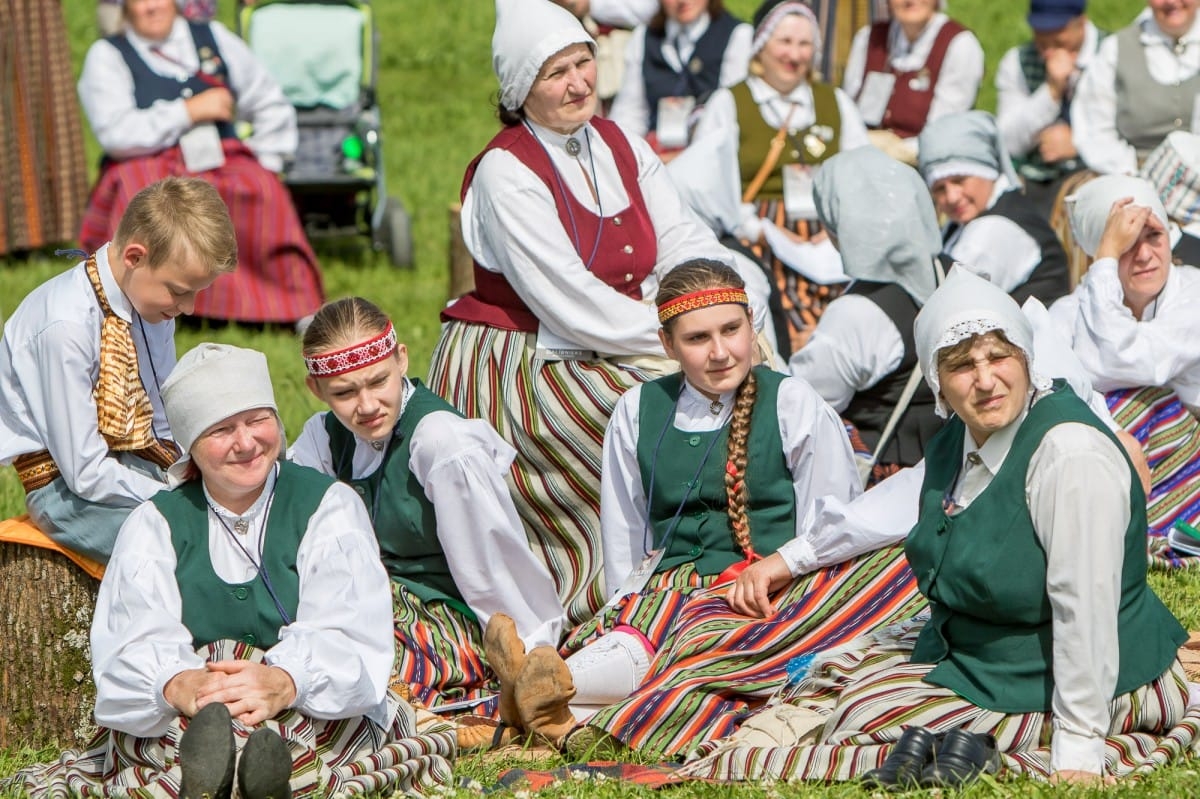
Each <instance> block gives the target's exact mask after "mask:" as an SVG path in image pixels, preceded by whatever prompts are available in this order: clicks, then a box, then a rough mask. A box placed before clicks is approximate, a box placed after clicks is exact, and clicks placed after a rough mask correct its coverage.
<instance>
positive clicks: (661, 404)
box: [637, 367, 796, 575]
mask: <svg viewBox="0 0 1200 799" xmlns="http://www.w3.org/2000/svg"><path fill="white" fill-rule="evenodd" d="M754 374H755V376H756V377H757V380H758V396H757V397H756V398H755V402H754V410H753V411H751V414H750V439H749V441H748V442H747V446H748V455H749V458H748V459H747V463H748V465H747V467H746V488H747V493H748V494H749V497H750V508H749V517H750V538H751V541H752V542H753V544H754V551H755V552H757V553H758V554H759V555H763V556H766V555H770V554H771V553H773V552H774V551H775V550H777V549H779V547H781V546H782V545H783V544H784V543H786V542H787V541H788V540H790V539H791V538H793V537H794V536H795V535H796V497H795V494H794V493H793V486H792V473H791V471H789V470H788V467H787V462H786V460H785V459H784V455H783V441H782V440H781V439H780V437H779V416H778V413H777V412H776V400H777V398H778V396H779V384H780V383H781V382H782V381H783V380H784V375H781V374H779V373H777V372H773V371H771V370H770V369H765V368H763V367H757V368H755V370H754ZM682 380H683V378H682V377H681V376H680V375H678V374H674V375H669V376H667V377H663V378H660V379H658V380H655V381H653V382H650V383H644V384H642V388H641V392H642V393H641V397H640V398H639V399H640V400H641V402H640V405H639V408H638V414H639V415H638V419H639V422H638V445H637V458H638V467H639V468H640V470H641V474H642V490H643V491H644V492H645V493H646V495H647V496H649V497H650V518H651V519H652V520H653V521H652V522H651V525H650V530H651V534H652V535H653V536H654V541H653V542H652V543H651V544H650V545H651V546H652V547H654V548H658V547H660V546H662V545H663V541H664V540H665V539H666V538H667V535H668V531H669V530H670V529H671V525H672V522H674V517H675V511H676V509H677V508H679V504H680V502H683V510H682V512H681V513H680V514H679V518H678V522H677V523H676V524H675V526H674V532H673V533H671V534H670V539H669V541H667V549H666V552H665V553H663V558H662V560H661V561H660V562H659V564H658V569H657V571H658V572H664V571H667V570H668V569H671V568H674V567H676V566H679V565H681V564H683V563H695V565H696V571H697V572H698V573H699V574H702V575H712V574H720V573H721V572H722V571H724V570H725V569H726V568H728V567H729V566H731V565H732V564H734V563H736V562H737V561H739V560H742V558H743V555H742V552H741V551H740V550H739V549H738V548H737V546H736V545H735V544H734V543H733V532H732V530H731V529H730V527H729V517H728V515H726V508H727V507H728V502H727V501H726V493H725V460H726V457H725V453H726V447H727V443H728V440H729V427H728V425H726V426H725V427H722V428H721V429H720V430H713V431H710V432H706V433H687V432H684V431H682V430H679V429H677V428H676V427H675V424H674V420H675V401H676V399H677V398H678V397H679V390H680V386H681V385H682ZM660 433H661V434H662V443H661V444H658V440H659V434H660ZM714 437H716V439H717V440H716V441H715V442H713V438H714ZM710 443H712V449H711V451H709V456H708V459H707V460H706V461H705V462H704V465H703V467H701V466H700V458H701V457H703V455H704V453H705V451H706V450H709V444H710ZM656 444H658V455H657V457H655V445H656ZM697 469H699V472H700V474H699V478H698V479H697V482H696V485H695V486H694V487H693V488H692V490H691V492H690V493H688V494H687V500H686V501H684V493H685V492H687V488H688V483H689V481H691V480H692V478H693V477H695V476H696V472H697ZM651 470H653V472H654V490H653V492H651V491H650V473H651Z"/></svg>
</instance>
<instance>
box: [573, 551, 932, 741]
mask: <svg viewBox="0 0 1200 799" xmlns="http://www.w3.org/2000/svg"><path fill="white" fill-rule="evenodd" d="M665 577H666V576H665V575H664V576H660V579H663V578H665ZM685 577H686V575H685ZM677 582H678V581H677ZM727 590H728V585H727V584H726V585H722V586H719V587H716V588H713V589H711V590H702V589H694V590H691V591H689V590H688V589H685V588H681V587H679V586H676V587H674V588H670V589H667V590H665V591H653V590H652V591H648V592H645V595H644V596H637V595H635V596H633V597H631V598H630V599H628V600H626V601H625V602H623V603H620V604H618V605H617V606H616V608H614V609H613V611H610V613H612V615H613V616H614V618H613V619H612V620H611V622H610V623H611V624H622V623H624V624H630V626H633V627H635V628H637V629H639V630H641V631H642V632H643V633H644V634H646V635H647V637H648V638H650V640H651V642H652V643H654V644H656V645H657V646H658V649H657V653H656V654H655V656H654V659H653V660H652V661H651V664H650V671H649V672H648V673H647V675H646V678H645V680H643V682H642V685H641V686H640V687H639V688H638V689H637V691H635V692H634V693H633V694H632V695H630V696H629V697H628V698H626V699H624V700H622V701H621V702H619V703H617V704H615V705H612V706H610V707H607V708H605V709H604V710H601V711H600V712H599V713H597V714H596V715H595V716H593V717H592V718H591V719H590V720H589V721H588V724H590V725H592V726H595V727H599V728H602V729H604V730H605V731H607V732H608V733H609V734H611V735H613V736H615V737H617V738H619V739H620V740H622V741H624V742H625V743H626V744H628V745H629V746H631V747H633V748H635V749H641V750H646V751H648V752H656V753H662V754H668V755H674V754H678V753H680V752H685V751H687V750H688V749H690V748H691V747H692V746H694V745H695V744H697V743H699V742H701V741H706V740H711V739H714V738H720V737H722V736H725V735H729V734H730V733H732V732H733V731H734V729H735V728H736V727H737V725H738V724H739V722H740V721H741V720H742V719H743V718H744V717H745V716H746V714H747V713H748V712H750V711H751V710H753V709H755V708H757V707H759V706H761V705H762V704H763V703H764V702H766V700H767V699H768V698H769V697H770V696H771V695H772V694H774V693H775V692H776V691H777V690H778V689H779V688H780V687H781V686H782V685H783V684H784V682H785V681H786V679H787V671H786V666H787V663H788V661H790V660H791V659H792V658H794V657H796V656H798V655H803V654H806V653H810V652H818V651H822V650H825V649H829V648H831V647H835V646H839V645H841V644H843V643H845V642H847V641H850V640H852V639H854V638H856V637H858V636H860V635H862V634H864V633H865V632H867V631H869V630H873V629H875V628H877V627H880V626H884V625H887V624H891V623H893V622H896V621H898V620H901V619H907V618H909V617H911V616H912V615H913V614H915V613H917V612H918V611H920V610H921V609H922V608H924V607H925V599H924V597H922V596H921V594H920V592H918V591H917V585H916V580H915V579H914V578H913V576H912V572H911V571H910V570H909V568H908V561H907V560H905V558H904V550H903V547H901V546H899V545H897V546H892V547H888V548H886V549H881V550H877V551H875V552H872V553H869V554H867V555H863V556H861V557H859V558H855V559H853V560H850V561H847V562H845V563H841V564H838V565H836V566H831V567H829V568H826V569H821V570H818V571H816V572H813V573H811V574H807V575H804V576H803V577H800V578H798V579H796V580H794V581H793V582H792V584H791V585H790V586H789V587H788V588H786V589H784V590H783V591H781V592H780V593H779V594H778V595H776V596H775V597H774V598H773V599H774V601H775V605H776V608H777V610H776V612H775V614H774V615H772V616H770V617H768V618H766V619H752V618H748V617H746V616H742V615H740V614H737V613H734V612H733V610H732V609H731V608H730V607H729V603H728V602H727V601H726V599H725V594H726V591H727ZM647 605H649V606H650V607H657V608H658V610H659V613H658V615H657V616H652V615H649V614H645V613H641V612H639V611H640V610H642V609H643V608H644V607H646V606H647ZM609 629H611V628H609ZM602 631H603V630H601V632H602ZM572 640H574V638H573V639H572ZM569 643H570V642H569Z"/></svg>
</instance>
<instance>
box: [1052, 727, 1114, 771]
mask: <svg viewBox="0 0 1200 799" xmlns="http://www.w3.org/2000/svg"><path fill="white" fill-rule="evenodd" d="M1068 770H1072V771H1086V772H1088V773H1091V774H1102V773H1103V772H1104V739H1103V738H1101V737H1098V736H1094V735H1080V734H1079V733H1077V732H1071V731H1070V730H1065V729H1063V728H1061V727H1058V728H1056V729H1055V730H1054V735H1053V736H1052V737H1051V739H1050V773H1051V774H1053V773H1054V772H1056V771H1068Z"/></svg>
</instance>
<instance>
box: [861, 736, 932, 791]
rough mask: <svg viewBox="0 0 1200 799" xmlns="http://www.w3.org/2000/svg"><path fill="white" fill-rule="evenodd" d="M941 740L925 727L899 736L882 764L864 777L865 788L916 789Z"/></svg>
mask: <svg viewBox="0 0 1200 799" xmlns="http://www.w3.org/2000/svg"><path fill="white" fill-rule="evenodd" d="M937 741H938V738H937V736H936V735H934V734H933V733H932V732H931V731H929V730H927V729H926V728H924V727H909V728H908V729H907V730H905V731H904V732H903V733H902V734H901V735H900V740H899V741H896V745H895V746H893V747H892V751H891V752H889V753H888V756H887V759H886V760H884V761H883V765H882V766H880V767H879V768H874V769H871V770H870V771H868V772H867V773H866V774H864V775H862V784H863V787H865V788H888V789H896V788H916V787H917V786H918V784H919V783H920V780H921V770H922V769H923V768H924V767H925V764H926V763H928V762H929V758H930V757H931V756H932V755H933V750H934V747H935V746H936V745H937Z"/></svg>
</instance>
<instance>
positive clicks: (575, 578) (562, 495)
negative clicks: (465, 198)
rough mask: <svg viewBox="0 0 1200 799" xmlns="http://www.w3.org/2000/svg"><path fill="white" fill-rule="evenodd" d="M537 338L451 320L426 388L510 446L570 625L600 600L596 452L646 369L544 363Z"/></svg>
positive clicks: (529, 520)
mask: <svg viewBox="0 0 1200 799" xmlns="http://www.w3.org/2000/svg"><path fill="white" fill-rule="evenodd" d="M535 343H536V336H535V335H534V334H532V333H518V332H514V331H510V330H501V329H499V328H495V327H489V326H487V325H480V324H470V323H466V322H458V321H452V322H448V323H447V324H446V325H445V326H444V328H443V330H442V337H441V340H440V341H438V345H437V348H436V349H435V350H434V353H433V359H432V364H431V366H430V368H429V381H428V382H429V388H430V389H431V390H433V391H434V392H436V393H437V394H440V395H441V396H442V397H444V398H445V399H446V401H448V402H449V403H450V404H452V405H453V406H454V407H455V408H458V410H460V411H461V412H462V413H464V414H466V415H467V416H470V417H475V418H480V419H484V420H486V421H487V422H489V423H491V425H492V426H493V427H495V428H496V430H497V431H498V432H499V433H500V435H501V437H503V438H504V440H505V441H507V442H508V443H509V444H511V445H512V446H513V447H514V448H515V449H516V450H517V458H516V460H515V461H514V462H513V466H512V471H511V477H512V485H511V488H512V494H513V501H514V502H515V503H516V506H517V512H518V513H520V515H521V520H522V521H523V522H524V523H525V531H526V533H527V535H528V536H529V540H530V543H531V544H532V546H533V551H534V552H535V553H536V554H538V555H539V557H541V558H542V560H543V561H545V563H546V565H547V567H549V569H550V574H551V575H552V576H553V577H554V583H555V585H556V586H557V588H558V595H559V597H560V598H561V599H562V601H563V605H564V607H566V609H567V617H568V619H569V620H570V623H572V624H578V623H580V622H582V621H584V620H586V619H589V618H591V616H592V615H593V614H594V613H595V612H596V611H597V610H599V608H600V606H601V605H603V604H604V597H603V581H604V575H603V569H602V563H601V557H602V552H601V546H600V452H601V447H602V445H603V443H604V429H605V427H607V425H608V419H609V417H610V416H612V411H613V407H614V406H615V405H616V402H617V399H618V398H620V396H621V395H622V394H624V393H625V392H626V391H627V390H629V389H630V388H632V387H633V386H635V385H638V384H639V383H644V382H645V381H646V380H648V379H650V378H651V377H652V375H649V374H647V373H644V372H642V371H640V370H638V369H631V368H624V367H621V366H618V365H616V364H614V363H612V362H610V361H606V360H593V361H543V360H540V359H536V358H535V357H534V353H535Z"/></svg>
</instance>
